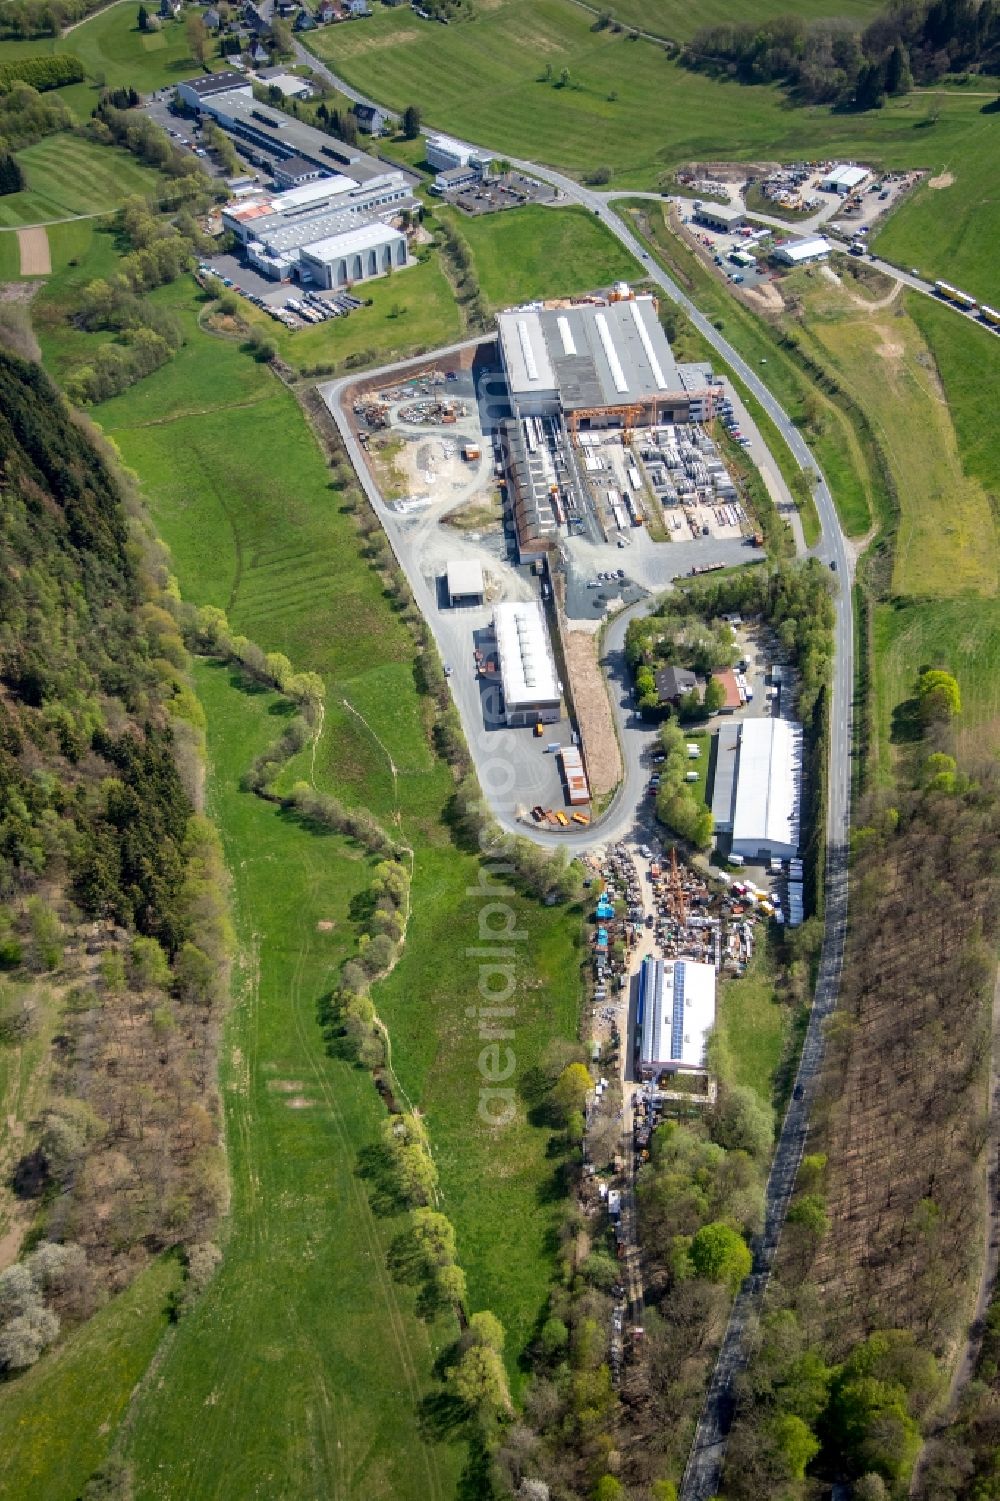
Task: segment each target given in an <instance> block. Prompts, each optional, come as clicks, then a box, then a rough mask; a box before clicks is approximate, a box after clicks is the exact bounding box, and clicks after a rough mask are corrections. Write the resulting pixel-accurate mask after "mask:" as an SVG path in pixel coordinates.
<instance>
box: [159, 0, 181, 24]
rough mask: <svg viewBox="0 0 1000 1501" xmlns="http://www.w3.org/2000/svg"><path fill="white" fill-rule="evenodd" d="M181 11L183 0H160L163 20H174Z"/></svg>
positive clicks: (160, 14) (161, 18)
mask: <svg viewBox="0 0 1000 1501" xmlns="http://www.w3.org/2000/svg"><path fill="white" fill-rule="evenodd" d="M180 13H181V0H160V9H159V16H160V20H161V21H173V20H174V19H175V18H176V17H177V16H179V15H180Z"/></svg>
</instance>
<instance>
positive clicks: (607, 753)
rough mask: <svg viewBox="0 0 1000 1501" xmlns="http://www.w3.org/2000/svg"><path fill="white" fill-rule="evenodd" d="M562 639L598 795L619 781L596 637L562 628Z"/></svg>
mask: <svg viewBox="0 0 1000 1501" xmlns="http://www.w3.org/2000/svg"><path fill="white" fill-rule="evenodd" d="M563 641H564V645H565V649H566V667H567V670H568V671H569V676H570V682H571V683H572V685H573V703H574V705H575V707H576V713H577V718H578V720H579V722H580V733H581V735H582V737H583V744H584V749H585V752H586V756H587V772H588V774H589V776H590V790H591V792H593V794H594V795H595V797H600V796H602V795H603V794H605V793H608V792H611V791H612V790H613V789H614V788H615V787H617V785H618V783H619V782H620V781H621V775H622V762H621V753H620V752H619V749H618V737H617V736H616V735H615V725H614V720H613V719H612V717H611V705H610V703H609V702H608V690H607V688H606V687H605V683H604V678H603V677H602V675H601V669H600V668H599V667H598V665H597V637H596V636H594V635H592V634H591V633H590V632H589V631H566V632H565V634H564V637H563Z"/></svg>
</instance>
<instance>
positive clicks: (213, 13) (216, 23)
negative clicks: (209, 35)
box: [201, 5, 222, 31]
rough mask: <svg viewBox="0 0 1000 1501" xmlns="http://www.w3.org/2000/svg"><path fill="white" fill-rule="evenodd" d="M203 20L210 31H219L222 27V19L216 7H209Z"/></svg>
mask: <svg viewBox="0 0 1000 1501" xmlns="http://www.w3.org/2000/svg"><path fill="white" fill-rule="evenodd" d="M201 19H202V20H203V21H204V23H205V26H206V28H207V30H209V31H218V30H219V29H220V28H221V26H222V17H221V16H220V15H219V12H218V11H217V10H216V8H215V6H214V5H210V6H209V7H208V9H207V10H206V11H205V13H204V14H203V16H202V18H201Z"/></svg>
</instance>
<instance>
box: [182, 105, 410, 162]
mask: <svg viewBox="0 0 1000 1501" xmlns="http://www.w3.org/2000/svg"><path fill="white" fill-rule="evenodd" d="M204 103H205V107H206V108H207V109H208V111H209V113H211V114H217V115H218V116H219V117H220V121H219V123H220V124H221V125H223V126H225V124H226V121H227V120H232V121H233V122H234V123H235V124H237V125H240V126H242V127H243V128H244V129H246V130H252V131H254V132H255V133H256V134H257V135H258V136H260V137H263V138H266V139H267V141H268V145H269V148H270V149H272V150H273V151H274V154H275V155H276V156H280V157H284V158H287V157H292V156H299V157H303V158H304V159H305V160H306V161H307V162H315V163H316V165H317V166H319V167H323V168H324V169H325V170H326V171H327V172H330V171H335V170H337V169H338V167H339V168H340V169H346V170H347V171H348V173H349V175H350V176H351V177H353V178H354V180H355V181H356V182H367V181H368V179H369V178H372V177H381V176H382V175H383V174H384V173H385V171H386V166H385V163H384V162H380V161H377V160H376V159H375V157H373V156H366V154H365V153H364V152H363V151H359V150H358V149H357V147H356V146H349V145H348V144H347V142H346V141H341V140H338V139H337V137H336V136H329V135H327V134H326V133H325V132H324V131H322V130H317V129H316V128H315V126H313V125H307V124H306V123H305V121H303V120H295V119H293V118H292V116H291V115H286V114H284V113H283V112H282V111H281V110H278V109H272V108H271V106H270V105H267V104H258V102H257V100H256V99H254V98H252V97H251V96H250V95H249V94H246V93H240V92H238V91H237V90H235V89H232V90H230V91H229V92H227V93H220V94H213V95H212V96H211V97H210V98H208V99H206V100H205V101H204Z"/></svg>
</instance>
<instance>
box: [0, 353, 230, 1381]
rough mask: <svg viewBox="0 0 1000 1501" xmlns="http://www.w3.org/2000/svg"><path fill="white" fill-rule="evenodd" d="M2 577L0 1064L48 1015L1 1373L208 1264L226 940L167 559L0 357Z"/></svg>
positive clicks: (105, 470)
mask: <svg viewBox="0 0 1000 1501" xmlns="http://www.w3.org/2000/svg"><path fill="white" fill-rule="evenodd" d="M0 564H2V566H0V685H2V690H3V691H2V697H0V1050H3V1049H6V1048H9V1047H12V1046H13V1047H20V1046H23V1045H24V1044H25V1043H26V1042H29V1041H31V1040H32V1039H35V1038H37V1037H39V1036H44V1035H45V1033H44V1031H43V1030H42V1029H43V1027H50V1024H51V1023H50V1018H51V1012H52V1007H53V1004H54V1001H53V992H52V989H51V987H52V986H53V985H55V986H57V987H58V994H59V996H60V997H61V1003H60V1011H59V1029H58V1030H59V1043H58V1047H57V1048H56V1050H55V1052H54V1053H53V1055H52V1057H51V1058H50V1059H49V1060H48V1062H49V1067H50V1072H49V1084H48V1091H47V1095H46V1096H45V1097H44V1099H43V1100H42V1101H41V1103H40V1107H39V1110H38V1112H37V1114H36V1117H35V1120H34V1121H33V1122H32V1124H31V1128H30V1133H29V1135H28V1138H27V1139H26V1141H25V1142H24V1143H23V1146H22V1149H21V1151H22V1155H21V1157H20V1160H19V1161H18V1163H17V1164H16V1166H15V1168H14V1177H15V1182H16V1183H17V1184H18V1187H19V1192H20V1193H21V1194H22V1196H23V1198H24V1199H25V1201H26V1202H27V1203H28V1204H29V1205H31V1207H32V1208H33V1210H34V1221H33V1227H32V1242H33V1244H34V1245H35V1246H36V1247H37V1249H35V1250H33V1251H31V1252H30V1254H28V1255H26V1257H25V1258H24V1260H23V1261H22V1262H20V1263H18V1264H17V1265H16V1266H15V1267H14V1268H12V1269H11V1272H10V1273H8V1274H7V1276H6V1277H5V1278H4V1280H3V1284H2V1286H0V1368H3V1369H5V1370H6V1371H8V1372H10V1373H13V1372H16V1371H17V1370H20V1369H24V1368H25V1367H26V1366H27V1365H29V1364H31V1363H32V1362H33V1360H34V1359H36V1358H37V1356H38V1354H39V1353H40V1352H41V1350H42V1349H43V1348H45V1346H46V1345H47V1344H49V1343H51V1342H52V1340H54V1339H55V1338H56V1337H57V1336H58V1333H59V1329H60V1326H61V1325H62V1326H64V1327H65V1326H70V1327H71V1326H72V1325H73V1324H76V1323H79V1322H81V1321H82V1320H84V1319H86V1318H87V1317H89V1315H90V1313H91V1312H92V1311H93V1310H94V1309H95V1308H96V1307H97V1306H98V1305H99V1303H100V1302H101V1300H102V1297H103V1296H104V1292H105V1290H106V1288H108V1287H109V1286H116V1287H120V1286H122V1285H124V1284H125V1283H127V1281H129V1280H130V1278H131V1277H132V1276H133V1275H134V1274H135V1273H136V1271H138V1270H139V1269H140V1268H141V1266H142V1265H143V1264H144V1261H145V1259H146V1258H147V1257H148V1256H149V1255H151V1254H155V1253H156V1252H157V1251H158V1250H160V1249H163V1248H164V1247H166V1246H168V1245H173V1244H180V1245H182V1246H185V1247H188V1248H189V1249H190V1251H191V1253H192V1255H193V1256H194V1259H195V1260H196V1261H199V1264H206V1265H207V1264H209V1263H211V1262H212V1255H213V1253H212V1252H211V1251H210V1250H206V1251H205V1253H204V1255H203V1256H202V1255H201V1253H200V1252H198V1251H196V1249H195V1248H196V1247H203V1246H205V1245H207V1244H208V1243H209V1242H210V1238H211V1234H212V1231H213V1227H214V1224H215V1221H216V1218H217V1216H218V1214H219V1212H220V1209H221V1207H222V1205H223V1203H224V1199H225V1193H226V1183H225V1172H224V1165H223V1161H222V1158H221V1155H220V1143H219V1126H220V1112H219V1102H218V1097H217V1093H216V1067H215V1057H216V1055H215V1048H216V1042H217V1026H218V1020H219V1017H220V1015H221V1010H222V1005H223V1001H224V998H225V995H226V993H227V990H228V963H229V957H230V953H231V946H232V932H231V928H230V924H229V918H228V910H227V878H226V874H225V869H224V866H223V862H222V856H221V850H220V847H219V844H218V840H217V838H216V836H215V833H214V830H213V829H212V827H211V825H209V824H208V823H207V822H206V821H205V820H204V819H203V818H202V817H201V816H200V814H199V812H198V810H197V798H198V797H199V795H200V787H201V783H202V772H201V755H202V751H203V722H202V720H201V717H200V709H199V707H198V705H197V701H196V700H195V699H194V695H193V692H192V690H191V687H190V684H189V682H188V681H187V677H186V672H187V664H188V658H187V653H186V651H185V648H184V645H183V641H182V639H181V635H180V629H179V625H178V621H177V619H176V616H175V614H174V610H173V601H172V599H171V596H170V595H169V593H167V592H166V590H165V583H166V569H165V566H164V559H163V556H162V554H161V552H160V551H159V550H158V548H157V546H156V544H155V542H154V540H153V539H152V537H151V535H150V533H149V531H148V529H147V526H146V523H145V520H144V517H143V514H142V511H141V507H140V505H139V502H138V500H137V498H136V497H135V496H134V495H133V494H132V493H131V492H130V491H129V490H128V489H127V488H126V487H125V484H124V481H123V480H121V479H120V477H118V476H117V474H116V473H115V472H113V471H112V468H111V467H110V461H109V459H108V457H107V456H106V455H105V454H104V453H102V452H100V451H99V450H98V448H97V446H96V439H95V438H94V437H92V435H90V433H89V432H88V430H87V429H86V428H85V427H84V426H83V424H82V423H80V422H78V421H76V420H74V419H73V417H72V416H71V414H70V412H69V410H68V408H67V407H66V406H65V404H64V402H63V400H62V398H61V397H60V396H59V395H58V393H57V392H56V391H55V389H54V388H53V386H52V385H51V384H50V382H49V380H48V378H47V377H46V376H45V375H44V374H43V373H42V371H41V369H40V368H39V367H38V366H37V365H34V364H30V363H27V362H25V361H22V360H19V359H17V358H16V357H15V356H13V355H11V354H9V353H7V352H6V351H4V350H2V349H0ZM109 1174H111V1175H112V1176H109ZM111 1181H114V1184H115V1191H114V1196H113V1204H112V1208H111V1212H110V1213H108V1206H107V1202H106V1196H107V1184H108V1183H109V1182H111ZM199 1258H200V1260H199Z"/></svg>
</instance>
